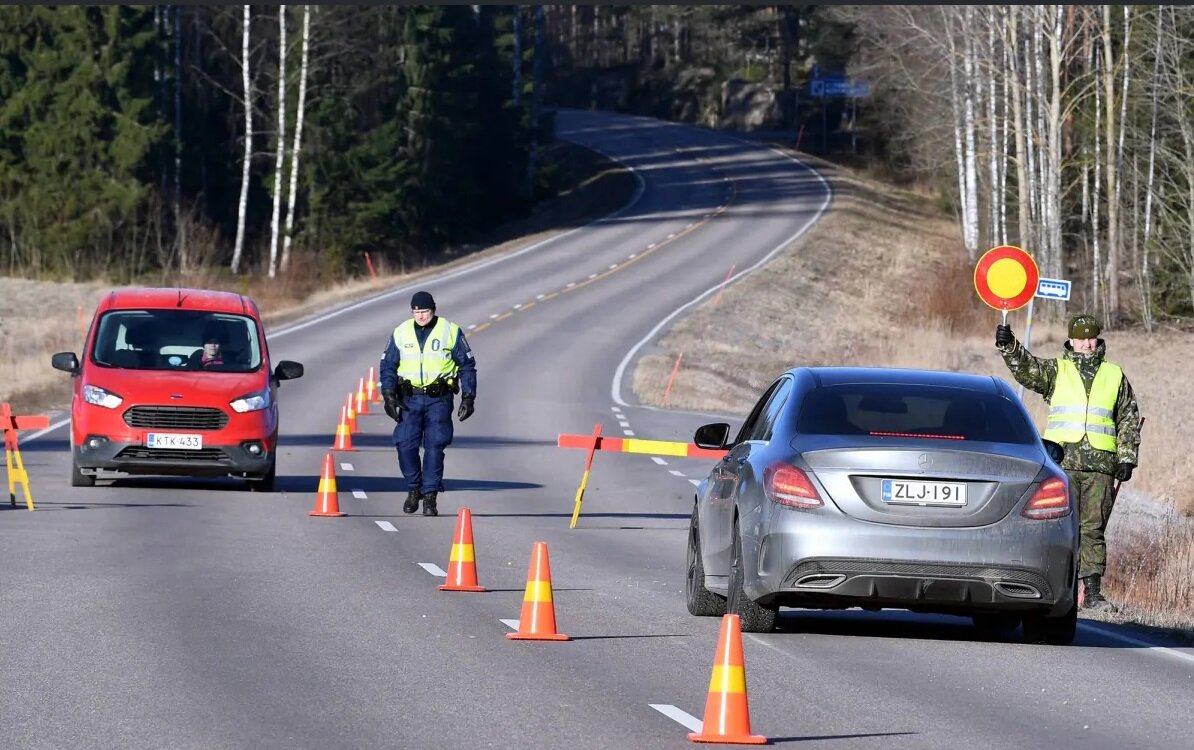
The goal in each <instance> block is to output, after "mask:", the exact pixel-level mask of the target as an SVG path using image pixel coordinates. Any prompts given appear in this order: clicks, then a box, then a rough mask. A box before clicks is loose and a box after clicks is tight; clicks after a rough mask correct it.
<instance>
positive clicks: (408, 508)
mask: <svg viewBox="0 0 1194 750" xmlns="http://www.w3.org/2000/svg"><path fill="white" fill-rule="evenodd" d="M418 509H419V491H418V490H411V491H410V492H408V493H406V502H405V503H403V504H402V512H403V513H414V512H415V511H416V510H418Z"/></svg>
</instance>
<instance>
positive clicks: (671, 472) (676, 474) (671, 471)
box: [667, 469, 684, 477]
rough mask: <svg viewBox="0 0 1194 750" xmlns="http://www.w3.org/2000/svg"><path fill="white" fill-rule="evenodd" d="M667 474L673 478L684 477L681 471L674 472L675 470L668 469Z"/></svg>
mask: <svg viewBox="0 0 1194 750" xmlns="http://www.w3.org/2000/svg"><path fill="white" fill-rule="evenodd" d="M667 473H668V474H671V475H672V476H674V477H682V476H684V472H682V471H676V470H675V469H668V472H667Z"/></svg>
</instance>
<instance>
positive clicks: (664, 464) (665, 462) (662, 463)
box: [651, 456, 667, 466]
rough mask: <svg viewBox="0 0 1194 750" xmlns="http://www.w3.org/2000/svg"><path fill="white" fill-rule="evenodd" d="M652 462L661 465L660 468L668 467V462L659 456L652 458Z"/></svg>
mask: <svg viewBox="0 0 1194 750" xmlns="http://www.w3.org/2000/svg"><path fill="white" fill-rule="evenodd" d="M651 460H652V461H654V462H655V463H657V464H659V465H660V466H667V461H664V460H663V459H662V458H660V457H659V456H651Z"/></svg>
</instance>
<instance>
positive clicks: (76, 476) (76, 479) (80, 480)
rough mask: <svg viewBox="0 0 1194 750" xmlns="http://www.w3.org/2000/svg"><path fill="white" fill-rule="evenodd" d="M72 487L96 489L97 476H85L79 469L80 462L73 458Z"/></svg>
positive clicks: (71, 469) (71, 467)
mask: <svg viewBox="0 0 1194 750" xmlns="http://www.w3.org/2000/svg"><path fill="white" fill-rule="evenodd" d="M70 486H71V487H94V486H95V476H94V475H91V474H84V473H83V472H82V470H81V469H79V462H78V460H76V459H75V458H74V457H73V456H72V457H71V460H70Z"/></svg>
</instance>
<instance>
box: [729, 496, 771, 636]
mask: <svg viewBox="0 0 1194 750" xmlns="http://www.w3.org/2000/svg"><path fill="white" fill-rule="evenodd" d="M742 585H743V574H742V534H741V532H740V531H739V530H738V519H736V518H735V519H734V537H733V539H731V540H730V586H729V594H730V595H729V597H727V599H726V611H727V612H729V613H730V614H736V615H738V618H739V620H740V621H741V625H742V630H743V632H746V633H770V632H771V631H772V630H775V621H776V619H777V618H778V616H779V608H778V607H775V608H772V607H764V606H762V605H761V604H759V603H758V602H755V601H754V600H752V599H751V598H750V597H749V596H747V595H746V592H745V591H743V589H742Z"/></svg>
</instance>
